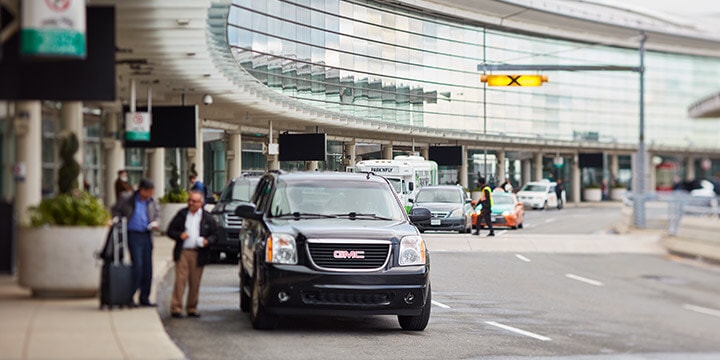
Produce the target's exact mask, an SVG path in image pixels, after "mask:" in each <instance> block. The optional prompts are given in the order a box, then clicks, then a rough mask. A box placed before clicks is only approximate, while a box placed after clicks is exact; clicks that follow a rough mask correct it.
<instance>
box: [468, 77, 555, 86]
mask: <svg viewBox="0 0 720 360" xmlns="http://www.w3.org/2000/svg"><path fill="white" fill-rule="evenodd" d="M480 81H482V82H484V83H487V84H488V86H542V84H543V83H544V82H547V81H548V77H547V75H482V76H480Z"/></svg>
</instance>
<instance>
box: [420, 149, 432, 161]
mask: <svg viewBox="0 0 720 360" xmlns="http://www.w3.org/2000/svg"><path fill="white" fill-rule="evenodd" d="M420 155H422V157H423V158H424V159H425V160H430V148H429V147H424V148H422V149H420Z"/></svg>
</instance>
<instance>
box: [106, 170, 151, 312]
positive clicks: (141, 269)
mask: <svg viewBox="0 0 720 360" xmlns="http://www.w3.org/2000/svg"><path fill="white" fill-rule="evenodd" d="M154 193H155V185H154V184H153V182H152V181H150V180H149V179H142V180H140V184H139V185H138V189H137V191H135V192H134V193H128V194H122V195H121V197H120V199H118V202H117V204H115V208H113V215H114V216H124V217H126V218H127V219H128V221H127V237H128V248H129V250H130V259H131V260H132V274H133V289H135V290H134V291H137V290H138V289H140V306H155V304H152V303H150V286H151V285H152V276H153V270H152V250H153V238H152V232H153V231H155V230H157V229H158V224H159V221H160V208H159V207H158V204H157V202H156V201H155V199H153V194H154Z"/></svg>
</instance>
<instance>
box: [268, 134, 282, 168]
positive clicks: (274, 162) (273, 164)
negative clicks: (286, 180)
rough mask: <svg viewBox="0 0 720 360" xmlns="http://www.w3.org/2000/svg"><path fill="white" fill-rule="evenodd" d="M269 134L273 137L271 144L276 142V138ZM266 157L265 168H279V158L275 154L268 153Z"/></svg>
mask: <svg viewBox="0 0 720 360" xmlns="http://www.w3.org/2000/svg"><path fill="white" fill-rule="evenodd" d="M271 136H272V139H273V141H272V142H273V144H277V143H278V138H277V137H275V136H274V135H272V134H271ZM266 159H267V170H280V159H279V158H278V156H277V155H270V154H268V155H267V158H266Z"/></svg>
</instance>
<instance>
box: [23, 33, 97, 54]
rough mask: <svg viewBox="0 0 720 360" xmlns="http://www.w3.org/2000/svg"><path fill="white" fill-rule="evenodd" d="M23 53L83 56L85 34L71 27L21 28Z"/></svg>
mask: <svg viewBox="0 0 720 360" xmlns="http://www.w3.org/2000/svg"><path fill="white" fill-rule="evenodd" d="M20 39H21V47H20V50H21V52H22V54H23V55H40V56H42V55H47V56H73V57H85V55H86V54H85V49H86V47H85V34H84V33H82V32H79V31H76V30H73V29H42V30H38V29H28V28H26V29H22V31H21V32H20Z"/></svg>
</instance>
